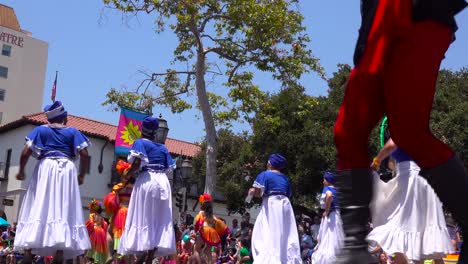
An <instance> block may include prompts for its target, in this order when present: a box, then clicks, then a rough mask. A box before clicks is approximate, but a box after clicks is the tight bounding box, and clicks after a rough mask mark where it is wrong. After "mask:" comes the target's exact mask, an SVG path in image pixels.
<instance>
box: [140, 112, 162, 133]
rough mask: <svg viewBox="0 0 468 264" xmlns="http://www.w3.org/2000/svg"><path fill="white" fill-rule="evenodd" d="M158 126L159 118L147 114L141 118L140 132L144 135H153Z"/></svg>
mask: <svg viewBox="0 0 468 264" xmlns="http://www.w3.org/2000/svg"><path fill="white" fill-rule="evenodd" d="M158 128H159V120H158V119H157V118H155V117H152V116H147V117H145V119H143V129H142V132H143V134H145V135H154V133H155V132H156V130H158Z"/></svg>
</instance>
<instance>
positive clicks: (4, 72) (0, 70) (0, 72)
mask: <svg viewBox="0 0 468 264" xmlns="http://www.w3.org/2000/svg"><path fill="white" fill-rule="evenodd" d="M0 77H3V78H8V68H7V67H3V66H0Z"/></svg>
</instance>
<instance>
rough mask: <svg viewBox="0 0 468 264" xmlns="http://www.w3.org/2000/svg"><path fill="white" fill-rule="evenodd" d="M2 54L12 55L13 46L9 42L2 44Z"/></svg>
mask: <svg viewBox="0 0 468 264" xmlns="http://www.w3.org/2000/svg"><path fill="white" fill-rule="evenodd" d="M2 55H3V56H8V57H10V56H11V46H10V45H7V44H3V46H2Z"/></svg>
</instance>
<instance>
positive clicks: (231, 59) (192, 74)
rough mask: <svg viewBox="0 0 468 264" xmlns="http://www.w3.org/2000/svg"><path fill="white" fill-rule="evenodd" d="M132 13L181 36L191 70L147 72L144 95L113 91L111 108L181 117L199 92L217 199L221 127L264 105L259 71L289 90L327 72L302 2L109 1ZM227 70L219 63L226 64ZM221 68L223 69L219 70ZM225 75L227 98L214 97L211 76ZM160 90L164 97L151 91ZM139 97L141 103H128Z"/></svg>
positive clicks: (178, 56) (180, 57) (209, 182)
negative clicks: (166, 111)
mask: <svg viewBox="0 0 468 264" xmlns="http://www.w3.org/2000/svg"><path fill="white" fill-rule="evenodd" d="M103 1H104V3H106V4H107V5H108V6H109V7H111V8H116V9H118V10H121V11H122V12H123V13H124V14H129V15H134V14H135V13H139V12H142V13H145V14H149V15H153V16H155V24H156V31H157V32H161V31H162V30H164V29H165V28H166V23H169V28H170V29H171V30H172V31H173V32H174V33H175V35H176V36H177V38H178V45H177V47H175V50H174V62H179V63H180V62H182V63H186V69H184V70H178V69H168V70H166V71H163V72H160V73H147V74H146V78H145V79H144V80H143V81H142V82H141V84H140V85H139V86H138V88H137V89H136V91H118V90H116V89H112V90H111V91H110V92H109V94H108V96H107V100H106V101H105V102H104V104H105V105H110V106H111V109H115V108H116V105H124V106H127V107H131V108H137V109H139V108H141V109H148V108H149V109H151V108H152V106H153V105H154V104H161V105H165V106H168V107H170V108H171V110H172V111H173V112H181V111H184V110H185V109H187V108H190V107H192V105H191V104H190V103H189V102H188V101H185V100H184V99H182V98H181V97H179V95H180V94H183V93H186V92H188V91H195V94H196V96H197V107H199V109H200V110H201V113H202V116H203V121H204V123H205V131H206V143H207V148H206V155H207V159H206V162H207V166H206V167H207V170H206V174H207V177H206V184H205V191H206V192H208V193H211V192H212V191H213V186H214V184H215V176H216V168H217V165H216V157H217V143H216V128H215V125H216V124H224V125H226V124H229V121H231V120H233V119H238V118H240V117H244V118H248V117H249V115H250V114H251V113H252V112H254V111H256V109H257V108H258V104H259V103H260V102H262V101H263V99H264V93H263V92H261V90H260V88H259V87H258V86H257V85H255V84H254V83H253V81H252V80H253V76H254V74H253V71H252V69H258V70H260V71H264V72H269V73H271V75H272V77H273V78H274V79H276V80H279V81H280V82H282V83H284V84H288V85H289V84H293V85H295V84H297V83H298V81H299V79H300V77H301V76H302V75H303V74H304V73H307V72H310V71H315V72H318V73H319V74H323V71H322V68H321V67H320V65H319V63H318V60H317V59H316V58H315V57H314V56H313V55H312V52H311V50H310V49H308V48H307V44H308V42H309V41H310V39H309V37H308V36H307V35H306V34H305V28H304V26H303V25H302V23H303V19H304V18H303V16H302V15H301V14H300V13H299V12H298V11H297V10H296V8H295V7H296V4H297V0H277V1H270V0H260V1H259V0H190V1H189V0H173V1H167V0H140V1H139V0H103ZM218 64H219V65H218ZM216 69H218V70H216ZM213 74H214V75H221V76H222V77H224V80H223V82H224V86H225V87H226V88H228V90H227V94H228V96H227V98H226V97H223V96H222V95H220V94H215V93H213V92H212V91H211V92H210V91H207V89H206V83H205V79H206V78H207V76H208V75H213ZM151 86H156V87H158V88H159V89H160V91H161V93H160V94H153V93H152V92H151V90H150V89H149V88H150V87H151ZM131 93H136V94H137V97H136V98H134V97H131V98H130V99H128V98H126V97H127V96H129V95H130V94H131Z"/></svg>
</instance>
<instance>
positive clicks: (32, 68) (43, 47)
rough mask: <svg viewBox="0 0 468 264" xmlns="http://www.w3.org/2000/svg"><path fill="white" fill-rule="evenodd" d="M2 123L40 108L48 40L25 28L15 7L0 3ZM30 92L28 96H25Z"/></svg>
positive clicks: (0, 95) (0, 103)
mask: <svg viewBox="0 0 468 264" xmlns="http://www.w3.org/2000/svg"><path fill="white" fill-rule="evenodd" d="M0 48H1V49H2V53H1V54H0V124H5V123H8V122H11V121H13V120H16V119H19V118H21V116H22V115H25V114H28V113H36V112H39V111H41V107H42V100H37V98H42V97H43V95H44V80H45V72H46V66H47V55H48V44H47V43H46V42H44V41H42V40H38V39H35V38H33V37H32V34H31V33H30V32H27V31H25V30H22V29H21V28H20V24H19V22H18V19H17V17H16V14H15V11H14V10H13V8H11V7H8V6H5V5H2V4H0ZM24 95H28V96H24Z"/></svg>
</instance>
